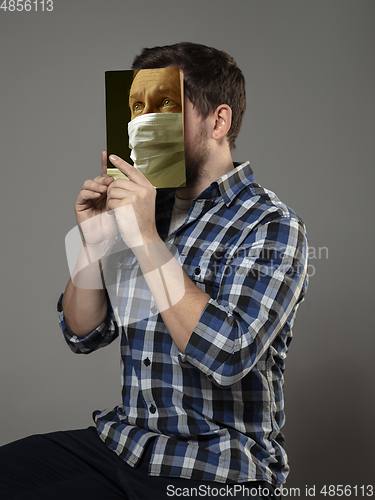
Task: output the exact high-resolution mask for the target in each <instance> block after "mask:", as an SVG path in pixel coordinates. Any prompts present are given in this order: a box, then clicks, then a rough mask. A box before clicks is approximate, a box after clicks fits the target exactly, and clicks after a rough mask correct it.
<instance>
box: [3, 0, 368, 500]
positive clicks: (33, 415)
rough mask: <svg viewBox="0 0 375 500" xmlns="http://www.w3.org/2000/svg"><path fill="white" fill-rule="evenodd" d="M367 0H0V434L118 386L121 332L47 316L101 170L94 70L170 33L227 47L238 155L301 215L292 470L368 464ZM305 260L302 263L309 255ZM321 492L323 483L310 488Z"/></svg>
mask: <svg viewBox="0 0 375 500" xmlns="http://www.w3.org/2000/svg"><path fill="white" fill-rule="evenodd" d="M374 21H375V3H374V2H373V1H371V0H370V1H366V0H356V1H354V0H352V1H347V0H339V1H337V0H330V1H327V0H324V1H321V0H316V1H312V0H310V1H300V0H296V1H292V0H277V1H276V0H264V1H260V0H247V1H245V0H243V1H238V0H234V1H233V0H232V1H231V2H227V1H225V2H224V1H222V0H215V1H204V0H203V1H196V0H194V1H191V0H190V1H189V2H187V1H185V2H182V1H179V0H174V1H169V0H158V1H155V2H154V1H145V0H137V2H128V1H125V0H121V1H120V0H107V1H103V0H79V1H76V0H75V1H73V0H55V1H54V11H53V12H52V13H48V12H44V13H43V12H37V13H35V12H30V13H25V12H22V13H17V12H13V13H12V12H4V11H0V40H1V53H0V60H1V64H0V69H1V91H0V102H1V104H0V110H1V115H0V127H1V129H0V143H1V150H0V151H1V163H2V173H1V216H2V217H1V218H2V225H1V227H2V230H1V236H2V238H1V240H2V252H1V258H2V261H1V270H2V278H1V308H2V309H1V351H0V356H1V364H0V369H1V378H0V383H1V404H0V411H1V415H0V418H1V422H0V443H6V442H9V441H11V440H14V439H17V438H21V437H23V436H26V435H28V434H31V433H39V432H48V431H53V430H59V429H69V428H79V427H85V426H88V425H91V412H92V411H93V410H94V409H103V408H106V407H112V406H114V405H115V404H117V403H119V402H120V374H119V353H118V345H117V343H114V344H113V345H111V346H110V347H108V348H106V349H104V350H100V351H98V352H95V353H93V354H91V355H90V356H78V355H74V354H73V353H71V352H70V350H69V349H68V347H67V346H66V345H65V342H64V340H63V338H62V335H61V334H60V331H59V327H58V324H57V314H56V312H55V310H56V301H57V299H58V297H59V294H60V293H61V292H62V290H63V289H64V287H65V285H66V282H67V280H68V269H67V265H66V261H65V249H64V237H65V234H66V233H67V232H68V231H69V230H70V229H71V228H72V227H73V226H74V224H75V218H74V210H73V205H74V200H75V198H76V196H77V194H78V192H79V190H80V187H81V185H82V183H83V182H84V180H85V179H87V178H92V177H94V176H95V175H97V173H98V172H99V171H100V155H101V151H102V149H104V148H105V108H104V72H105V71H106V70H116V69H127V68H129V67H130V65H131V62H132V59H133V57H134V55H136V54H137V53H138V52H139V51H140V49H141V48H142V47H144V46H154V45H163V44H168V43H175V42H178V41H184V40H189V41H195V42H199V43H204V44H207V45H212V46H215V47H217V48H220V49H223V50H225V51H227V52H228V53H229V54H231V55H233V56H234V58H235V59H236V61H237V63H238V65H239V66H240V68H241V69H242V70H243V72H244V74H245V78H246V80H247V92H248V107H247V112H246V116H245V121H244V124H243V128H242V131H241V134H240V137H239V140H238V144H237V149H236V150H235V152H234V154H233V158H234V160H235V161H243V160H247V159H249V160H250V162H251V164H252V167H253V169H254V171H255V174H256V178H257V180H258V182H260V183H261V184H262V185H263V186H265V187H268V188H269V189H271V190H274V191H276V193H277V194H278V196H279V197H280V198H281V199H282V200H283V201H284V202H286V203H287V204H288V205H290V206H291V207H293V208H294V209H295V210H296V211H297V213H298V214H299V215H300V216H301V218H302V219H303V220H304V221H305V222H306V225H307V228H308V235H309V241H310V245H311V246H312V247H313V248H315V249H318V248H319V247H327V248H328V251H329V253H328V258H326V254H324V258H321V259H318V258H316V259H312V260H311V264H312V265H313V266H314V271H315V275H314V276H312V278H311V282H310V288H309V290H308V294H307V298H306V301H305V303H304V304H302V306H301V308H300V310H299V314H298V317H297V320H296V323H295V328H294V334H295V338H294V340H293V342H292V345H291V349H290V354H289V358H288V363H287V370H286V388H285V393H286V409H287V425H286V426H285V428H284V429H285V434H286V438H287V451H288V454H289V457H290V463H291V467H292V471H291V474H290V476H289V479H288V483H287V486H288V487H301V488H303V490H302V493H301V497H304V493H303V492H304V488H305V485H309V486H312V485H314V484H315V485H316V486H317V488H320V487H322V486H323V485H324V484H334V485H337V484H350V485H352V486H354V485H362V484H369V483H371V481H372V482H373V483H374V481H373V477H374V474H373V466H374V454H373V449H374V444H375V443H374V427H373V422H374V418H375V404H374V396H373V393H374V390H373V381H374V361H373V360H374V327H373V324H374V321H373V311H372V307H373V293H372V292H373V277H374V275H373V261H372V259H373V253H374V230H373V196H372V193H373V186H374V172H373V171H374V156H375V155H374V89H375V78H374V77H375V71H374V61H375V58H374V32H375V29H374V28H375V26H374V25H375V22H374ZM311 272H312V271H311ZM316 497H318V498H319V495H318V494H317V495H316Z"/></svg>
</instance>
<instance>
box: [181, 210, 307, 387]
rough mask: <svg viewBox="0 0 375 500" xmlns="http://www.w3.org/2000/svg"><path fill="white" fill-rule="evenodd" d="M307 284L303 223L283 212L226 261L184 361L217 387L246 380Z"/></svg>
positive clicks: (305, 244) (291, 313) (293, 309)
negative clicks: (244, 378) (213, 295)
mask: <svg viewBox="0 0 375 500" xmlns="http://www.w3.org/2000/svg"><path fill="white" fill-rule="evenodd" d="M306 287H307V239H306V234H305V228H304V225H303V223H302V221H301V220H300V219H298V218H296V217H291V216H284V217H280V218H278V219H277V220H274V221H271V222H268V223H267V224H263V225H261V226H260V227H259V228H258V229H257V230H255V231H252V232H251V233H250V234H249V235H248V236H247V237H246V238H245V239H244V241H243V244H242V245H241V247H240V248H239V249H237V251H236V253H235V254H234V255H232V256H231V257H230V259H228V260H227V262H226V266H225V268H224V270H223V272H222V277H221V281H220V290H219V294H218V296H217V298H216V299H213V298H211V299H210V300H209V301H208V303H207V305H206V307H205V309H204V310H203V312H202V315H201V317H200V320H199V322H198V324H197V326H196V327H195V329H194V331H193V333H192V335H191V337H190V340H189V342H188V344H187V346H186V349H185V352H184V354H183V355H181V356H180V360H181V361H182V362H183V361H188V362H190V363H191V364H192V365H194V366H195V367H197V368H198V369H199V370H201V371H202V372H203V373H205V374H206V375H207V376H208V378H209V379H211V380H212V381H213V382H214V383H215V384H217V385H219V386H229V385H232V384H234V383H236V382H237V381H238V380H240V379H241V378H243V377H244V376H245V375H246V374H247V373H248V372H249V371H250V370H251V369H252V368H253V367H254V366H255V364H256V363H257V361H258V360H259V358H260V357H261V356H262V355H263V354H264V352H265V351H266V350H267V349H268V348H269V347H270V345H271V344H272V342H273V341H274V339H275V338H276V336H277V335H278V334H279V333H280V331H281V330H282V329H283V327H284V326H285V325H286V323H287V321H288V322H289V327H290V328H291V326H292V323H293V319H294V315H295V312H296V308H297V306H298V303H299V302H301V301H302V300H303V296H304V294H305V291H306Z"/></svg>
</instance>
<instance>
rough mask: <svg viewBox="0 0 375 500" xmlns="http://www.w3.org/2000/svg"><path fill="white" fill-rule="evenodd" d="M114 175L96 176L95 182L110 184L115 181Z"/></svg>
mask: <svg viewBox="0 0 375 500" xmlns="http://www.w3.org/2000/svg"><path fill="white" fill-rule="evenodd" d="M113 180H114V179H113V177H102V176H100V177H95V179H94V182H97V183H98V184H104V185H105V186H109V185H110V184H111V183H112V182H113Z"/></svg>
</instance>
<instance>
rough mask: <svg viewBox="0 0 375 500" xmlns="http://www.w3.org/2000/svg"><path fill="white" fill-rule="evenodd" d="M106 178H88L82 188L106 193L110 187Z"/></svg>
mask: <svg viewBox="0 0 375 500" xmlns="http://www.w3.org/2000/svg"><path fill="white" fill-rule="evenodd" d="M105 179H106V178H104V177H96V178H95V179H94V180H91V179H87V181H85V182H84V183H83V186H82V190H84V189H87V190H89V191H97V192H98V193H105V192H106V191H107V189H108V186H107V184H106V182H105Z"/></svg>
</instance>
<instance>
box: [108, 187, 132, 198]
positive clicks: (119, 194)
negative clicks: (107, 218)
mask: <svg viewBox="0 0 375 500" xmlns="http://www.w3.org/2000/svg"><path fill="white" fill-rule="evenodd" d="M133 192H134V191H130V190H129V191H128V190H126V189H121V188H116V187H114V188H112V189H111V190H108V194H107V197H108V198H109V199H114V198H115V199H117V200H123V199H125V198H128V197H129V196H133V194H132V193H133Z"/></svg>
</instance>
